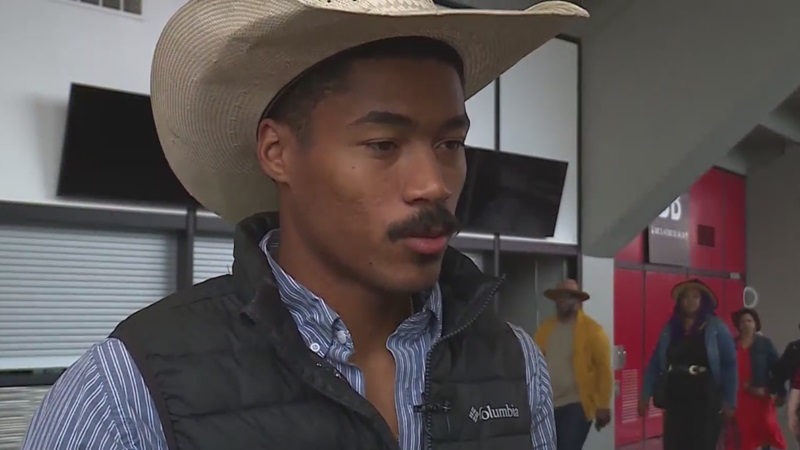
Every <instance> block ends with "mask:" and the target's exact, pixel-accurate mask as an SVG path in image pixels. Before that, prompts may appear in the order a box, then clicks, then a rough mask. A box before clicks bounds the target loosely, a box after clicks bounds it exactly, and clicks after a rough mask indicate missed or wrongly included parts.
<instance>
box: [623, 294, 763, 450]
mask: <svg viewBox="0 0 800 450" xmlns="http://www.w3.org/2000/svg"><path fill="white" fill-rule="evenodd" d="M672 297H673V299H674V300H675V309H674V310H673V313H672V317H671V318H670V319H669V321H668V322H667V324H666V325H665V326H664V330H663V331H662V333H661V337H660V338H659V340H658V344H657V345H656V348H655V351H654V352H653V355H652V356H651V358H650V362H649V364H648V365H647V369H646V370H645V374H644V382H643V386H642V396H641V398H640V401H639V414H640V415H642V416H643V415H644V414H645V413H646V411H647V405H648V404H649V402H650V399H651V398H652V399H653V404H654V405H655V406H656V407H657V408H661V409H663V410H664V433H663V440H664V450H713V449H714V448H716V445H717V442H718V440H719V436H720V431H721V430H722V425H723V422H724V420H726V419H727V420H730V419H732V418H733V415H734V408H735V407H736V387H737V370H736V345H735V343H734V341H733V337H732V336H731V333H730V331H729V330H728V326H727V325H725V323H723V322H722V320H720V319H719V318H718V317H717V316H716V315H715V314H714V310H715V309H716V307H717V300H716V296H715V295H714V293H713V292H712V291H711V289H710V288H709V287H708V286H707V285H706V284H705V283H703V282H702V281H700V280H697V279H694V280H689V281H685V282H682V283H678V284H677V285H675V286H674V287H673V288H672ZM748 450H749V449H748Z"/></svg>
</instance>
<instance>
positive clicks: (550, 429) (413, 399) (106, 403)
mask: <svg viewBox="0 0 800 450" xmlns="http://www.w3.org/2000/svg"><path fill="white" fill-rule="evenodd" d="M278 239H279V235H278V231H277V230H276V231H273V232H271V233H270V234H268V235H267V236H266V237H265V238H264V240H263V241H262V243H261V246H262V249H263V250H264V252H265V253H266V254H267V259H268V261H269V264H270V266H271V269H272V272H273V274H274V276H275V280H276V282H277V285H278V290H279V292H280V296H281V299H282V300H283V301H284V303H285V304H286V306H287V308H288V309H289V311H290V313H291V315H292V317H293V318H294V320H295V322H296V323H297V327H298V329H299V330H300V334H301V335H302V337H303V339H304V340H305V343H306V345H307V346H308V348H309V350H310V351H313V352H315V353H317V354H318V355H320V356H321V357H323V358H325V359H327V360H328V361H329V362H330V363H331V364H333V365H334V366H335V367H336V368H337V369H338V370H339V371H340V372H341V373H342V375H344V376H345V378H347V380H348V381H349V383H350V385H351V386H352V387H353V389H354V390H356V391H357V392H358V393H359V394H361V395H364V394H365V388H364V376H363V374H362V373H361V371H360V370H359V369H358V367H356V366H354V365H352V364H349V363H348V360H349V358H350V357H351V355H352V354H353V351H354V350H353V342H352V340H351V338H350V334H349V332H348V330H347V328H346V327H345V325H344V323H343V322H342V320H341V319H340V318H339V316H338V315H337V314H336V312H334V311H333V310H332V309H331V308H330V307H328V306H327V305H326V304H325V302H324V301H323V300H322V299H321V298H319V297H317V296H316V295H314V294H313V293H311V292H310V291H308V290H307V289H305V288H304V287H303V286H301V285H300V284H298V283H297V282H296V281H295V280H294V279H293V278H292V277H291V276H290V275H288V274H287V273H285V272H284V271H283V270H282V269H281V267H280V266H279V265H278V263H277V262H276V261H275V260H274V259H273V258H272V256H271V254H272V250H273V249H274V248H275V247H276V245H277V242H278ZM421 298H422V299H424V302H423V305H420V306H421V307H420V308H418V309H417V312H416V313H414V314H413V315H412V316H411V317H409V318H408V319H407V320H405V321H404V322H403V323H402V324H400V326H399V327H398V328H397V330H395V332H394V333H393V334H392V335H391V336H390V337H389V339H388V341H387V344H386V346H387V348H388V349H389V351H390V352H391V353H392V355H393V356H394V359H395V364H396V375H395V384H396V386H397V389H396V392H397V394H396V395H397V404H396V407H397V421H398V428H399V440H400V441H399V444H400V448H401V449H403V450H422V446H423V443H422V435H423V423H422V416H421V415H420V414H418V413H416V412H415V411H414V410H413V405H417V404H421V403H422V392H423V389H424V386H423V383H424V380H423V377H424V372H425V356H426V354H427V352H428V349H430V347H431V345H432V344H433V342H434V341H435V340H436V339H438V338H439V337H440V335H441V330H442V320H441V310H442V298H441V292H440V290H439V286H438V285H437V286H434V288H433V289H431V290H430V291H429V292H427V293H426V295H424V296H421ZM511 326H512V329H513V330H514V333H515V334H516V336H517V338H518V339H519V342H520V344H521V346H522V350H523V354H524V357H525V362H526V365H527V375H528V380H529V382H528V387H529V395H528V400H529V403H530V408H531V411H532V417H533V422H532V423H531V436H532V441H533V448H534V450H555V448H556V445H555V439H556V438H555V423H554V419H553V403H552V391H551V389H550V379H549V375H548V373H547V367H546V363H545V361H544V358H543V357H542V354H541V352H540V351H539V349H538V348H537V347H536V345H535V344H534V342H533V340H532V339H531V337H530V336H529V335H528V334H527V333H525V332H524V331H523V330H521V329H520V328H518V327H516V326H513V325H511ZM78 449H80V450H145V449H146V450H167V443H166V440H165V438H164V432H163V429H162V427H161V422H160V421H159V417H158V413H157V411H156V409H155V404H154V403H153V400H152V398H151V397H150V394H149V391H148V390H147V387H146V385H145V383H144V380H143V379H142V376H141V374H140V373H139V370H138V369H137V367H136V365H135V364H134V362H133V360H132V359H131V356H130V354H129V353H128V351H127V349H126V348H125V346H124V345H123V344H122V342H121V341H119V340H116V339H106V340H105V341H103V342H101V343H99V344H97V345H95V346H93V347H92V348H91V349H90V350H89V351H88V352H87V353H86V354H85V355H83V356H82V357H81V358H80V359H79V360H78V361H77V362H76V363H75V364H74V365H72V367H70V368H69V369H68V370H67V371H66V372H65V373H64V374H63V375H62V376H61V377H60V378H59V380H58V381H57V382H56V384H54V385H53V387H52V389H51V390H50V392H49V393H48V394H47V396H46V397H45V398H44V401H43V402H42V404H41V406H40V407H39V409H38V411H37V412H36V414H35V415H34V416H33V419H32V421H31V425H30V428H29V429H28V433H27V436H26V438H25V441H24V443H23V446H22V450H78Z"/></svg>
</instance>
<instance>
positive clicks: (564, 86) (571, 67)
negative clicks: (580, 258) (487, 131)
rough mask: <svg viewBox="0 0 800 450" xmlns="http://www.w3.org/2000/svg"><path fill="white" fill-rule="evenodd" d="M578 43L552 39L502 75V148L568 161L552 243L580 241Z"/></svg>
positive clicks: (508, 150)
mask: <svg viewBox="0 0 800 450" xmlns="http://www.w3.org/2000/svg"><path fill="white" fill-rule="evenodd" d="M578 57H579V55H578V46H577V44H574V43H572V42H568V41H564V40H561V39H554V40H552V41H550V42H548V43H547V44H546V45H545V46H543V47H541V48H539V49H538V50H536V51H535V52H533V53H532V54H531V55H529V56H528V57H527V58H525V59H523V60H522V61H520V62H519V63H518V64H517V65H516V66H514V67H512V68H511V70H509V71H508V72H506V73H505V74H503V76H501V77H500V150H503V151H507V152H513V153H520V154H523V155H532V156H538V157H541V158H548V159H555V160H560V161H566V162H567V163H568V164H569V168H568V170H567V179H566V184H565V186H564V194H563V196H562V198H561V210H560V211H559V214H558V221H557V223H556V231H555V235H554V236H553V237H552V238H550V239H548V240H550V241H553V242H559V243H568V244H577V243H578Z"/></svg>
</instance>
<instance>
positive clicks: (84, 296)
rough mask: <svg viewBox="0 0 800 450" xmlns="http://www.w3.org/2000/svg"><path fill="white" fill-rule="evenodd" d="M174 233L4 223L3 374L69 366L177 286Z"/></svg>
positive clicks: (0, 251)
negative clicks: (134, 313)
mask: <svg viewBox="0 0 800 450" xmlns="http://www.w3.org/2000/svg"><path fill="white" fill-rule="evenodd" d="M175 255H176V250H175V245H174V240H173V239H172V237H171V236H170V235H162V234H148V233H127V232H104V231H98V230H74V229H59V228H44V227H41V228H40V227H13V226H4V225H0V370H15V369H34V368H50V367H67V366H69V365H71V364H72V363H73V362H74V361H75V360H76V359H77V358H78V357H79V356H80V355H81V354H83V353H84V352H85V351H86V350H87V349H88V348H89V347H90V346H91V345H92V344H93V343H95V342H97V341H100V340H102V339H103V338H104V337H105V336H107V335H108V334H109V333H110V332H111V331H112V330H113V329H114V327H115V326H116V324H117V323H118V322H119V321H121V320H122V319H124V318H125V317H127V316H128V315H130V314H131V313H132V312H134V311H136V310H138V309H140V308H142V307H144V306H146V305H148V304H150V303H152V302H154V301H157V300H159V299H161V298H162V297H164V296H165V295H167V294H169V293H170V292H171V291H172V290H173V288H174V285H175V283H174V282H175V278H176V277H175V264H174V262H175V259H176V257H175Z"/></svg>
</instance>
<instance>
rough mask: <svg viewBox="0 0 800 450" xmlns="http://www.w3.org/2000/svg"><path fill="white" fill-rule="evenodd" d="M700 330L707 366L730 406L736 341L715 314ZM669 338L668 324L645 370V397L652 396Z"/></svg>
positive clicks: (735, 383) (733, 394) (735, 374)
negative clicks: (701, 330) (702, 336)
mask: <svg viewBox="0 0 800 450" xmlns="http://www.w3.org/2000/svg"><path fill="white" fill-rule="evenodd" d="M703 333H704V335H705V341H706V353H707V354H708V365H709V367H708V368H709V370H710V371H711V374H712V375H713V377H714V381H716V383H717V384H718V385H719V386H720V388H721V390H722V401H723V402H724V403H725V404H726V405H728V406H730V407H731V408H733V407H735V406H736V389H737V388H738V378H739V373H738V372H739V371H738V368H737V367H736V344H735V343H734V340H733V336H731V332H730V330H728V326H727V325H725V323H724V322H722V321H721V320H720V319H719V318H718V317H716V316H711V317H710V318H709V319H708V322H707V323H706V326H705V328H704V329H703ZM671 340H672V331H671V329H670V327H669V323H667V325H666V326H665V327H664V330H663V331H662V332H661V337H659V339H658V344H656V348H655V350H654V351H653V354H652V355H651V356H650V362H649V363H648V364H647V369H645V372H644V381H643V383H642V396H643V397H644V398H646V399H649V398H650V397H652V395H653V389H654V388H655V384H656V380H657V379H658V375H659V374H660V373H661V372H662V371H664V370H665V369H666V368H667V349H668V348H669V344H670V341H671Z"/></svg>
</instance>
